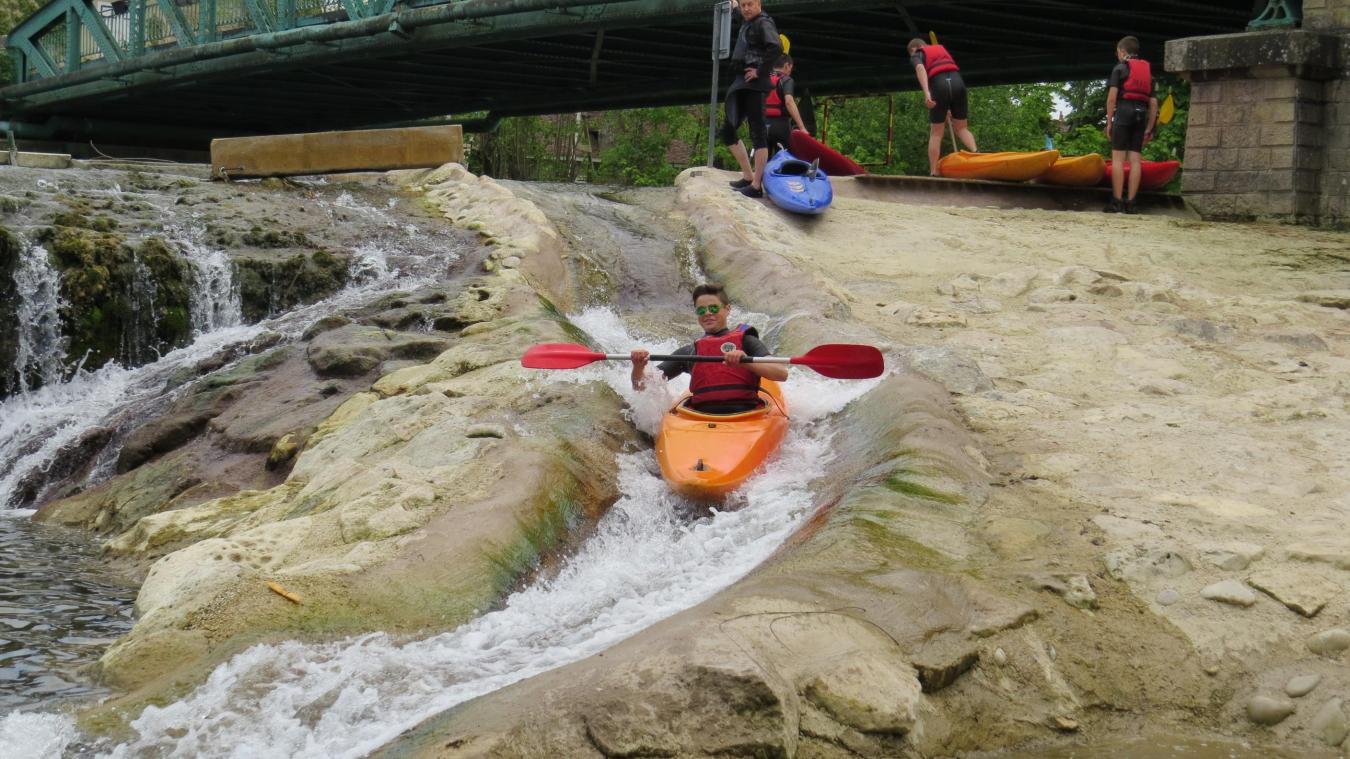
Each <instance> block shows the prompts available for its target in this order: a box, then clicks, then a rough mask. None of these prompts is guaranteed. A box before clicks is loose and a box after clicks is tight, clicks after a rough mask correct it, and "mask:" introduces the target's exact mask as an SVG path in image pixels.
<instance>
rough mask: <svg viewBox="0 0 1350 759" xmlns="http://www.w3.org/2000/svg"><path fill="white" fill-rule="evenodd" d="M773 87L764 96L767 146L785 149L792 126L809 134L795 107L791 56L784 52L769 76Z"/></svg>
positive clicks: (794, 84) (774, 148)
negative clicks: (767, 131) (767, 134)
mask: <svg viewBox="0 0 1350 759" xmlns="http://www.w3.org/2000/svg"><path fill="white" fill-rule="evenodd" d="M770 81H771V82H772V84H773V88H772V89H770V90H769V94H768V96H767V97H765V98H764V123H765V126H766V127H767V128H768V130H769V147H770V148H771V149H773V150H780V149H782V150H786V149H787V148H788V147H790V140H789V139H788V138H789V136H790V135H791V134H792V130H793V128H794V127H795V128H797V129H800V130H802V131H803V132H806V133H807V134H810V133H811V132H810V131H809V130H807V128H806V122H804V121H802V112H801V111H800V110H798V108H797V97H796V86H797V85H796V83H795V82H793V80H792V56H790V55H788V54H786V53H784V54H783V55H780V56H779V57H778V62H777V63H775V64H774V66H773V76H772V77H771V78H770Z"/></svg>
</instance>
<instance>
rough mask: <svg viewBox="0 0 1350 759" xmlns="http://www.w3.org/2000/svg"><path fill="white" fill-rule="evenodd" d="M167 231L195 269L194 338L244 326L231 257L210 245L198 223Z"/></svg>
mask: <svg viewBox="0 0 1350 759" xmlns="http://www.w3.org/2000/svg"><path fill="white" fill-rule="evenodd" d="M165 231H166V232H168V237H169V240H170V242H172V243H173V244H174V245H175V246H177V248H178V250H179V252H181V253H182V254H183V257H184V258H186V259H187V261H188V263H189V264H190V265H191V266H192V276H193V280H194V282H193V287H192V300H191V301H190V303H189V309H190V311H191V316H192V332H193V334H195V335H205V334H207V333H210V332H214V331H216V330H218V329H225V328H227V327H237V326H239V325H240V324H241V323H243V321H244V317H243V303H242V301H241V300H240V298H239V284H238V283H237V282H235V279H234V263H233V262H232V261H231V260H230V256H229V254H228V253H226V252H225V251H224V250H223V249H221V248H218V247H215V246H212V245H209V244H207V242H206V227H204V226H203V225H202V224H200V223H198V222H193V223H190V224H188V225H186V226H172V227H169V228H168V229H167V230H165Z"/></svg>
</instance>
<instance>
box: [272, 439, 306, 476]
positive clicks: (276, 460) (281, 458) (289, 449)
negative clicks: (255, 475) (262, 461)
mask: <svg viewBox="0 0 1350 759" xmlns="http://www.w3.org/2000/svg"><path fill="white" fill-rule="evenodd" d="M303 444H304V441H303V440H301V439H300V436H299V435H296V434H295V433H287V434H285V435H282V436H281V439H280V440H278V441H277V442H276V445H274V446H272V452H271V453H269V454H267V468H268V469H276V468H277V467H279V466H281V465H282V464H285V463H286V462H287V461H290V460H291V459H293V458H295V454H297V453H299V452H300V446H301V445H303Z"/></svg>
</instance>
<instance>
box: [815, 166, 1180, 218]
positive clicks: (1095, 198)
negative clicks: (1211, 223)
mask: <svg viewBox="0 0 1350 759" xmlns="http://www.w3.org/2000/svg"><path fill="white" fill-rule="evenodd" d="M830 182H831V183H832V184H833V186H834V193H835V195H838V196H840V197H845V198H848V197H853V198H866V199H868V200H884V201H890V202H896V203H920V204H923V205H938V206H968V207H969V206H984V207H994V208H1037V209H1042V210H1047V211H1090V212H1094V213H1100V212H1101V210H1102V207H1103V206H1105V205H1106V203H1107V201H1109V200H1110V199H1111V191H1110V190H1109V189H1107V188H1105V187H1057V186H1055V185H1046V184H1035V183H1033V182H991V181H987V180H981V179H945V178H942V177H916V176H892V175H882V174H865V175H863V176H857V177H830ZM1136 201H1137V203H1138V206H1139V211H1140V213H1147V214H1165V215H1168V216H1178V217H1183V218H1190V219H1194V218H1199V217H1198V216H1197V215H1196V213H1195V211H1193V210H1192V209H1190V208H1189V207H1188V206H1187V205H1186V202H1185V201H1184V200H1182V198H1181V196H1179V195H1168V194H1166V193H1161V192H1141V193H1139V197H1138V198H1136Z"/></svg>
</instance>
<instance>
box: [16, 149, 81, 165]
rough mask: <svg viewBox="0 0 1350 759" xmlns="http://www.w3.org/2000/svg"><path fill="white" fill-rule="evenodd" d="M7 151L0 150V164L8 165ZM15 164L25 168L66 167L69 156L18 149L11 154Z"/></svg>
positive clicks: (68, 162)
mask: <svg viewBox="0 0 1350 759" xmlns="http://www.w3.org/2000/svg"><path fill="white" fill-rule="evenodd" d="M10 155H11V154H10V153H9V151H0V164H5V165H9V163H10ZM13 156H14V159H15V160H14V164H13V165H15V166H19V167H22V168H25V169H68V168H70V156H69V155H66V154H65V153H27V152H24V151H22V150H21V151H19V152H17V153H14V154H13Z"/></svg>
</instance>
